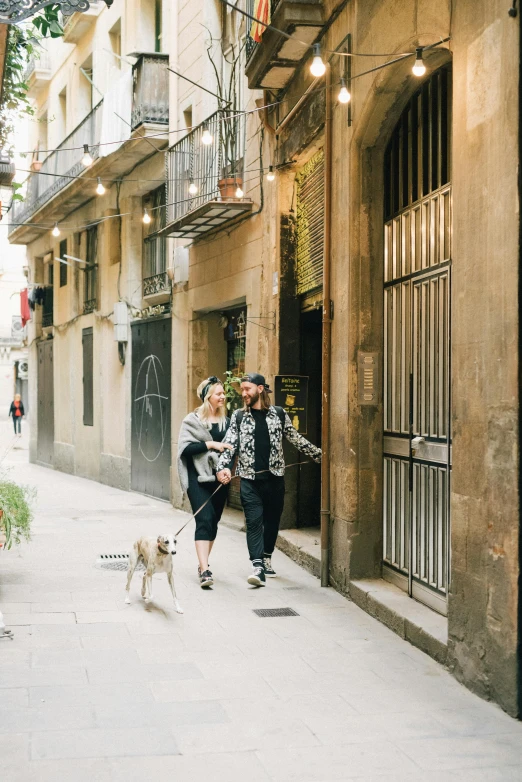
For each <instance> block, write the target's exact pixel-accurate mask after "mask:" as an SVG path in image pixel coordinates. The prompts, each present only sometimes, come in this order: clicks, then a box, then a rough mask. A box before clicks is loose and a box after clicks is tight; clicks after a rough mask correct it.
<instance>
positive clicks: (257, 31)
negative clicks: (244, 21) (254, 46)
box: [250, 0, 272, 43]
mask: <svg viewBox="0 0 522 782" xmlns="http://www.w3.org/2000/svg"><path fill="white" fill-rule="evenodd" d="M270 3H271V0H256V1H255V3H254V16H255V17H256V19H259V22H252V27H251V28H250V37H251V38H253V39H254V41H256V42H257V43H261V36H262V35H263V33H264V32H265V30H266V26H265V25H267V24H270V22H271V21H272V17H271V14H270ZM261 22H262V23H263V24H261Z"/></svg>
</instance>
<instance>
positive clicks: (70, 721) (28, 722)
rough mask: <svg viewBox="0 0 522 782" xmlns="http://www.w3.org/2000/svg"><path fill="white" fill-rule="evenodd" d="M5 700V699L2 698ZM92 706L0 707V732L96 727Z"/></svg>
mask: <svg viewBox="0 0 522 782" xmlns="http://www.w3.org/2000/svg"><path fill="white" fill-rule="evenodd" d="M2 701H3V699H2ZM95 727H96V722H95V719H94V712H93V710H92V707H71V708H63V707H62V706H54V707H51V708H46V707H45V705H40V707H39V708H38V707H33V708H25V709H6V708H3V703H2V707H0V733H13V732H16V733H32V732H34V731H42V730H45V731H48V730H68V729H84V728H95Z"/></svg>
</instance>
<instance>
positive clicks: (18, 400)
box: [9, 394, 25, 437]
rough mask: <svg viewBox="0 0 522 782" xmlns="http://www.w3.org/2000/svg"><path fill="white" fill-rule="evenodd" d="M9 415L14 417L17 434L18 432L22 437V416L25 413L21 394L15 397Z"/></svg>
mask: <svg viewBox="0 0 522 782" xmlns="http://www.w3.org/2000/svg"><path fill="white" fill-rule="evenodd" d="M9 415H10V416H12V417H13V425H14V431H15V435H16V434H17V435H18V436H19V437H20V436H21V434H22V418H23V417H24V415H25V412H24V404H23V402H22V397H21V396H20V394H15V398H14V400H13V401H12V402H11V407H10V408H9Z"/></svg>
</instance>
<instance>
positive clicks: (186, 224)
mask: <svg viewBox="0 0 522 782" xmlns="http://www.w3.org/2000/svg"><path fill="white" fill-rule="evenodd" d="M252 207H253V203H252V201H251V200H250V199H249V198H246V199H241V200H238V199H237V198H231V199H228V200H223V201H218V200H217V199H216V200H215V201H207V203H206V204H203V205H202V206H199V207H198V208H197V209H194V210H193V211H192V212H189V213H188V214H185V215H183V217H180V218H179V219H177V220H174V221H173V222H171V223H169V224H168V225H166V226H165V228H162V229H161V231H158V232H157V234H155V235H156V236H173V237H176V238H178V239H200V238H201V237H202V236H205V235H207V234H210V233H212V232H213V231H217V230H218V229H219V228H222V227H223V226H225V225H226V224H228V223H232V222H234V221H235V220H237V219H238V218H239V217H242V216H243V215H246V214H249V213H250V212H251V211H252Z"/></svg>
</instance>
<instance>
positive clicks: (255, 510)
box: [178, 372, 321, 588]
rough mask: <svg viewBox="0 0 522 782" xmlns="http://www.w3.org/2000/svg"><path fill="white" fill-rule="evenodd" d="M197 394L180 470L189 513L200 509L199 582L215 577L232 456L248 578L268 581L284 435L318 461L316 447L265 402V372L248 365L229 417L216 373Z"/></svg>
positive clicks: (279, 508) (184, 428) (281, 490)
mask: <svg viewBox="0 0 522 782" xmlns="http://www.w3.org/2000/svg"><path fill="white" fill-rule="evenodd" d="M197 393H198V396H199V398H200V399H201V402H202V404H201V405H200V407H198V408H197V409H196V410H195V411H194V412H193V413H189V415H188V416H186V418H185V419H184V420H183V423H182V425H181V430H180V436H179V444H178V472H179V477H180V482H181V486H182V488H183V490H184V491H186V493H187V494H188V498H189V500H190V504H191V507H192V511H193V513H196V512H197V511H199V512H198V513H197V514H196V533H195V540H196V553H197V556H198V560H199V568H198V574H199V579H200V584H201V587H202V588H208V587H210V586H212V584H213V583H214V579H213V575H212V572H211V570H210V568H209V564H208V560H209V555H210V552H211V551H212V547H213V545H214V541H215V539H216V534H217V528H218V523H219V520H220V518H221V515H222V513H223V509H224V507H225V502H226V499H227V494H228V491H227V487H228V484H229V483H230V481H231V479H232V473H231V470H230V467H231V466H232V465H233V462H234V458H235V457H236V455H237V467H236V475H238V476H239V477H240V478H241V485H240V494H241V503H242V505H243V509H244V511H245V521H246V530H247V534H246V537H247V546H248V553H249V556H250V560H251V562H252V566H253V571H252V573H251V575H250V576H249V577H248V583H249V584H252V585H253V586H256V587H261V586H265V583H266V576H271V577H275V575H276V573H275V571H274V569H273V567H272V561H271V558H272V553H273V551H274V548H275V544H276V540H277V534H278V532H279V523H280V520H281V514H282V512H283V505H284V497H285V479H284V473H285V460H284V456H283V437H284V438H286V439H287V440H288V441H289V442H291V443H292V444H293V445H294V446H295V447H296V448H297V449H298V450H299V451H302V452H303V453H305V454H307V455H308V456H311V457H312V459H314V461H316V462H319V461H321V449H320V448H317V447H316V446H315V445H312V444H311V443H310V442H308V440H306V439H305V438H304V437H303V436H302V435H300V434H299V433H298V432H297V430H296V429H294V427H293V426H292V423H291V421H290V419H289V417H288V415H287V414H286V413H285V411H284V410H283V408H281V407H274V405H272V404H271V403H270V396H269V394H270V388H269V387H268V385H267V384H266V382H265V378H264V377H263V375H260V374H258V373H256V372H252V373H250V374H248V375H245V376H244V377H243V378H242V380H241V396H242V398H243V404H244V407H243V409H242V410H236V411H235V412H234V413H233V414H232V418H231V419H229V418H227V415H226V402H225V391H224V388H223V384H222V383H221V380H219V379H218V378H217V377H209V378H208V379H207V380H204V381H203V382H202V383H201V384H200V385H199V387H198V391H197ZM218 482H219V483H218ZM219 484H221V488H220V487H219ZM218 489H219V491H218ZM205 503H206V504H205ZM203 505H204V507H203V508H202V506H203ZM200 508H201V510H200Z"/></svg>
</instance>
